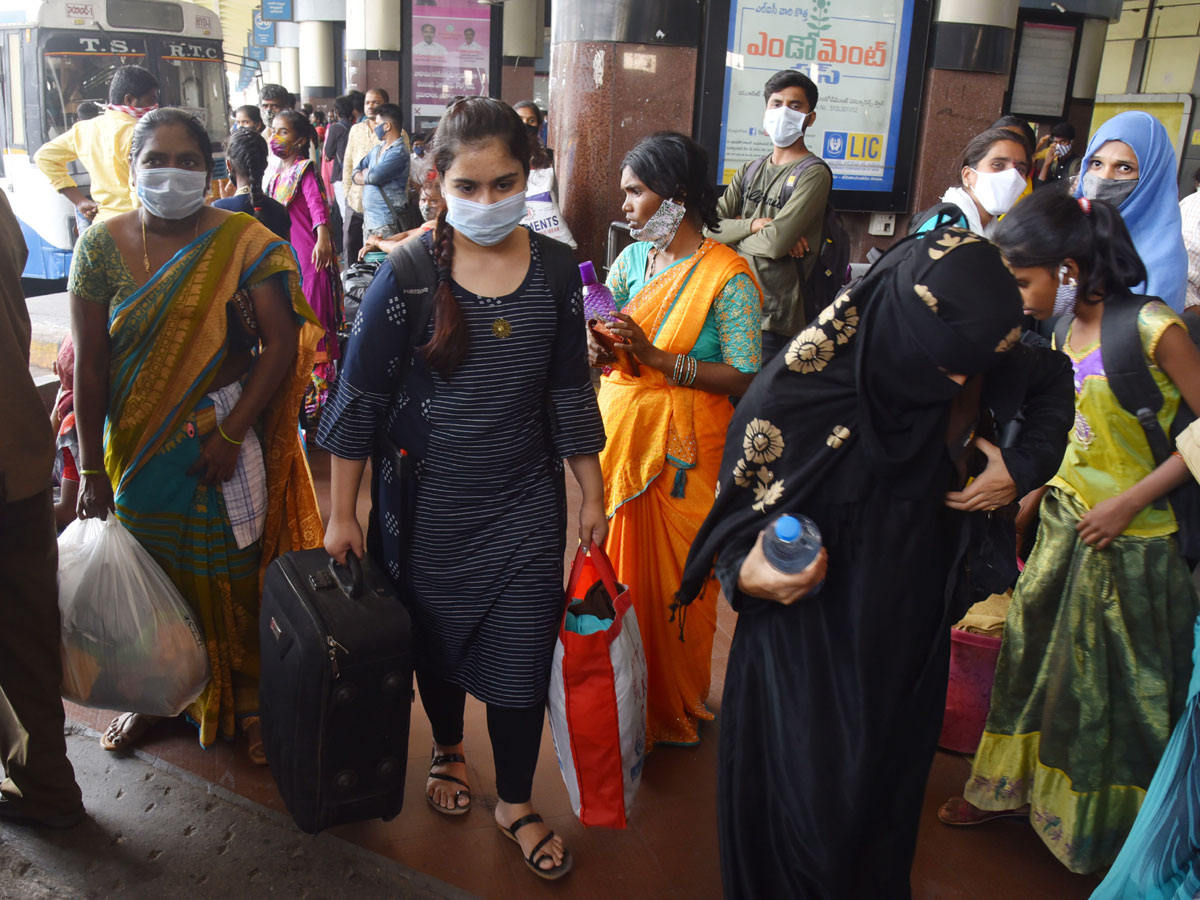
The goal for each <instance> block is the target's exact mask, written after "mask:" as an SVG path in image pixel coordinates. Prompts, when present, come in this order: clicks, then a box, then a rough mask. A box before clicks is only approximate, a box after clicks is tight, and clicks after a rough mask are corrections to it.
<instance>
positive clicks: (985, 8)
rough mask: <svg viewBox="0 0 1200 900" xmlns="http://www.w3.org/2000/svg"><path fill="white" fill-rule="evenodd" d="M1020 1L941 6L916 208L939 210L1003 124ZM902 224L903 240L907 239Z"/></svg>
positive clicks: (917, 163)
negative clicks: (970, 158) (970, 147)
mask: <svg viewBox="0 0 1200 900" xmlns="http://www.w3.org/2000/svg"><path fill="white" fill-rule="evenodd" d="M1018 6H1019V3H1018V0H940V2H939V3H938V5H937V9H936V10H935V12H934V19H933V28H932V32H931V35H930V50H929V67H930V68H929V74H928V75H927V76H926V79H925V91H924V95H923V97H922V99H921V109H922V111H923V112H922V116H921V125H920V132H919V136H918V138H917V152H916V157H915V159H914V163H913V167H914V173H915V174H914V179H913V189H912V199H911V201H910V209H911V211H912V212H920V211H921V210H924V209H928V208H929V207H930V206H933V205H934V204H935V203H937V201H938V199H939V198H940V197H941V196H942V194H943V193H944V192H945V190H946V188H948V187H950V186H952V185H956V184H958V183H959V180H960V166H959V162H960V160H961V157H962V148H963V147H965V146H966V144H967V141H969V140H970V139H971V138H972V137H974V136H975V135H976V134H978V133H979V132H981V131H983V130H984V129H985V128H987V126H988V125H990V124H991V123H992V122H994V121H995V120H996V119H998V118H1000V116H1001V114H1002V112H1003V108H1004V94H1005V92H1006V91H1007V90H1008V81H1009V69H1010V66H1011V65H1012V57H1013V45H1014V43H1015V40H1016V28H1017V9H1018ZM901 224H903V225H904V227H907V220H906V221H905V222H904V223H897V228H896V233H897V234H903V233H904V232H903V230H902V229H901Z"/></svg>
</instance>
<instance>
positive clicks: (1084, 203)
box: [1079, 197, 1092, 216]
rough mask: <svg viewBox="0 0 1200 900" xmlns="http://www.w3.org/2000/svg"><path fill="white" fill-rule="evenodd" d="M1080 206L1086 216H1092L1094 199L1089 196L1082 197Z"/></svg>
mask: <svg viewBox="0 0 1200 900" xmlns="http://www.w3.org/2000/svg"><path fill="white" fill-rule="evenodd" d="M1079 208H1080V209H1082V210H1083V214H1084V215H1085V216H1090V215H1091V214H1092V201H1091V200H1089V199H1088V198H1087V197H1080V198H1079Z"/></svg>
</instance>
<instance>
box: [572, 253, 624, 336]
mask: <svg viewBox="0 0 1200 900" xmlns="http://www.w3.org/2000/svg"><path fill="white" fill-rule="evenodd" d="M579 274H580V276H581V277H582V278H583V316H584V318H585V319H588V320H591V319H601V320H603V321H605V322H611V321H613V317H614V314H615V313H616V311H617V303H616V301H615V300H613V295H612V292H611V291H609V289H608V288H606V287H605V286H604V285H603V284H602V283H601V282H600V279H599V278H597V277H596V267H595V266H593V265H592V264H591V262H590V261H589V262H582V263H580V264H579Z"/></svg>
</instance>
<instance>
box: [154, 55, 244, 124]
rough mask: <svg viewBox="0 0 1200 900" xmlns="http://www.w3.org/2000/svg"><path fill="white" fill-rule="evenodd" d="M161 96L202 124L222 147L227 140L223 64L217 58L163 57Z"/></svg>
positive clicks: (227, 122)
mask: <svg viewBox="0 0 1200 900" xmlns="http://www.w3.org/2000/svg"><path fill="white" fill-rule="evenodd" d="M160 73H161V75H162V77H161V79H160V82H161V85H160V95H161V96H162V97H163V98H164V100H163V103H164V104H165V103H166V102H167V101H166V99H165V98H168V97H169V98H171V100H174V101H175V102H177V103H178V104H179V105H180V106H182V107H183V108H184V109H186V110H187V111H188V112H190V113H191V114H192V115H194V116H195V117H196V118H197V119H199V120H200V121H201V123H203V125H204V127H205V130H206V131H208V135H209V137H211V138H212V139H213V140H214V141H218V142H220V143H221V144H224V143H225V141H226V140H227V139H228V137H229V121H228V110H227V109H226V106H227V104H226V101H225V63H224V62H223V61H221V60H217V59H183V58H179V57H170V56H164V57H163V62H162V68H161V69H160Z"/></svg>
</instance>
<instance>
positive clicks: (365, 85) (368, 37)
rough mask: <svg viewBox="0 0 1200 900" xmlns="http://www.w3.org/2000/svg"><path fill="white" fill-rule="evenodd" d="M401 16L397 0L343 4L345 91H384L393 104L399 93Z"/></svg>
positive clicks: (401, 98) (399, 98)
mask: <svg viewBox="0 0 1200 900" xmlns="http://www.w3.org/2000/svg"><path fill="white" fill-rule="evenodd" d="M402 26H403V16H402V15H401V2H400V0H350V2H348V3H347V4H346V88H347V90H349V89H350V88H354V89H355V90H359V91H363V92H366V91H367V90H369V89H371V88H380V87H381V88H383V89H384V90H385V91H387V92H388V96H389V97H390V98H391V99H392V102H393V103H400V104H401V105H404V104H405V101H406V98H405V97H404V96H403V95H402V93H401V90H400V50H401V47H402V46H403V44H402V40H403V39H402V37H401V32H402Z"/></svg>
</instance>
